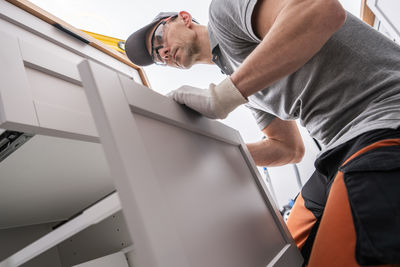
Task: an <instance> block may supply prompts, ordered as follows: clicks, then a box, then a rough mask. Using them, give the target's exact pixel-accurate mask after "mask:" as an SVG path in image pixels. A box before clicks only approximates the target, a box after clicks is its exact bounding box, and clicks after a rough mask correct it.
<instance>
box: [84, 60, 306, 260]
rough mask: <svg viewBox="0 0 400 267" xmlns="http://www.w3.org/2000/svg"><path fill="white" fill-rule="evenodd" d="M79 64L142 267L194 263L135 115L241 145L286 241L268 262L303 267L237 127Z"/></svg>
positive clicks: (95, 66)
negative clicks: (186, 250)
mask: <svg viewBox="0 0 400 267" xmlns="http://www.w3.org/2000/svg"><path fill="white" fill-rule="evenodd" d="M78 68H79V70H80V73H81V77H82V81H83V85H84V87H85V91H86V93H87V96H88V101H89V105H90V106H91V109H92V113H93V116H94V120H95V123H96V125H97V128H98V132H99V135H100V140H101V143H102V145H103V148H104V150H105V154H106V158H107V161H108V163H109V166H110V170H111V176H112V177H113V179H114V182H115V185H116V188H117V191H118V193H119V196H120V199H121V203H122V207H123V210H124V214H125V217H126V220H127V224H128V229H129V231H130V233H131V237H132V240H134V244H135V245H134V247H135V251H136V253H137V254H136V255H137V261H138V266H152V267H153V266H154V267H156V266H175V267H187V266H191V265H190V263H189V261H188V258H187V257H186V255H185V249H184V247H183V244H182V242H181V240H180V239H179V237H178V235H177V233H176V232H175V227H174V225H173V220H172V218H171V216H172V215H171V214H170V213H169V212H168V207H167V206H165V202H164V200H163V192H162V188H160V186H159V183H158V182H157V177H156V175H155V173H154V170H153V167H152V162H151V160H150V158H149V156H148V154H147V150H146V147H145V146H144V144H143V142H142V137H141V134H140V131H139V129H138V126H137V124H136V122H135V116H136V115H135V114H140V115H143V116H146V117H149V118H152V119H155V120H158V121H161V122H165V123H167V124H170V125H174V126H176V127H180V128H183V129H185V130H189V131H191V132H195V133H197V134H201V135H205V136H208V137H211V138H213V139H216V140H219V141H222V142H225V143H228V144H230V145H233V146H237V147H239V148H240V151H241V154H242V157H243V159H244V160H245V162H246V163H247V166H248V168H249V170H250V172H251V174H252V176H253V178H254V180H255V182H256V184H257V186H258V189H259V191H260V193H261V194H262V196H263V198H264V201H265V205H266V206H267V208H268V209H269V211H270V213H271V214H272V215H273V217H274V220H275V223H276V225H277V226H278V228H279V231H280V233H281V235H282V237H283V239H284V240H285V243H286V245H284V246H283V247H282V248H281V250H280V252H279V253H277V254H276V255H275V256H274V258H273V259H272V260H271V261H270V262H269V263H268V264H267V266H300V265H301V262H302V259H301V255H300V253H299V251H298V250H297V247H296V245H295V243H294V241H293V240H292V238H291V237H290V234H289V232H288V230H287V228H286V226H285V224H284V222H283V220H282V217H281V215H280V214H279V212H278V210H277V209H276V207H275V206H273V205H272V204H271V203H273V202H272V198H271V196H270V195H269V193H268V191H267V190H266V188H265V185H264V183H263V181H262V178H261V176H260V175H259V173H258V172H257V171H256V166H255V164H254V162H253V161H252V159H251V156H250V154H249V152H248V150H247V147H246V145H245V144H244V143H243V140H242V139H241V137H240V135H239V133H238V132H237V131H236V130H233V129H231V128H229V127H226V126H224V125H223V124H221V123H218V122H216V121H212V120H209V119H207V118H205V117H202V116H199V115H197V114H195V113H194V112H188V110H187V109H186V110H185V108H183V107H182V106H180V105H178V104H176V103H174V101H173V100H171V99H168V98H166V97H164V96H162V95H158V94H157V93H155V92H151V91H149V90H148V89H147V88H145V87H143V86H141V85H139V84H137V83H135V82H133V81H132V80H129V79H125V78H124V77H121V76H120V75H118V74H117V73H116V72H114V71H112V70H110V69H108V68H106V67H104V66H101V65H99V64H96V63H94V62H90V61H87V60H85V61H83V62H82V63H81V64H79V67H78ZM266 253H267V252H266Z"/></svg>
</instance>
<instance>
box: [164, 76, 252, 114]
mask: <svg viewBox="0 0 400 267" xmlns="http://www.w3.org/2000/svg"><path fill="white" fill-rule="evenodd" d="M168 96H170V97H172V98H173V99H174V100H175V101H176V102H178V103H181V104H185V105H186V106H188V107H190V108H191V109H194V110H196V111H197V112H199V113H201V114H203V115H204V116H206V117H208V118H211V119H225V118H226V117H227V116H228V114H229V113H230V112H231V111H232V110H234V109H235V108H236V107H238V106H239V105H241V104H244V103H247V102H248V100H247V99H245V98H244V97H243V96H242V94H241V93H240V92H239V90H238V89H237V88H236V87H235V85H234V84H233V83H232V81H231V79H230V78H229V77H228V78H226V79H225V80H224V81H222V82H221V83H220V84H218V85H215V84H213V83H212V84H210V87H209V89H200V88H196V87H192V86H189V85H184V86H182V87H180V88H178V89H176V90H174V91H172V92H170V93H169V94H168Z"/></svg>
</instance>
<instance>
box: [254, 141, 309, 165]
mask: <svg viewBox="0 0 400 267" xmlns="http://www.w3.org/2000/svg"><path fill="white" fill-rule="evenodd" d="M247 149H248V150H249V152H250V154H251V156H252V158H253V160H254V162H255V163H256V165H257V166H270V167H272V166H282V165H286V164H289V163H298V162H299V161H300V160H301V159H302V157H303V154H304V149H303V148H301V147H299V148H293V147H290V146H288V145H287V144H285V143H284V142H281V141H278V140H273V139H264V140H261V141H259V142H256V143H250V144H247Z"/></svg>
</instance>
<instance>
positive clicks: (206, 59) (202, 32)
mask: <svg viewBox="0 0 400 267" xmlns="http://www.w3.org/2000/svg"><path fill="white" fill-rule="evenodd" d="M195 27H196V33H197V41H198V44H199V51H200V55H199V59H198V60H197V63H200V64H214V62H213V61H212V53H211V48H210V38H209V36H208V28H207V26H204V25H196V26H195Z"/></svg>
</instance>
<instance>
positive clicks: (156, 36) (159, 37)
mask: <svg viewBox="0 0 400 267" xmlns="http://www.w3.org/2000/svg"><path fill="white" fill-rule="evenodd" d="M176 17H178V15H176V16H172V17H168V18H165V19H163V20H161V22H160V23H159V24H158V25H157V27H156V29H155V30H154V32H153V35H152V36H151V58H152V60H153V62H154V63H155V64H157V65H162V66H165V65H167V62H166V61H165V59H164V58H163V57H162V56H161V55H160V53H159V50H160V49H161V48H164V38H163V37H164V33H165V28H166V26H167V25H166V24H167V22H168V21H172V20H174V19H175V18H176Z"/></svg>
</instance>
